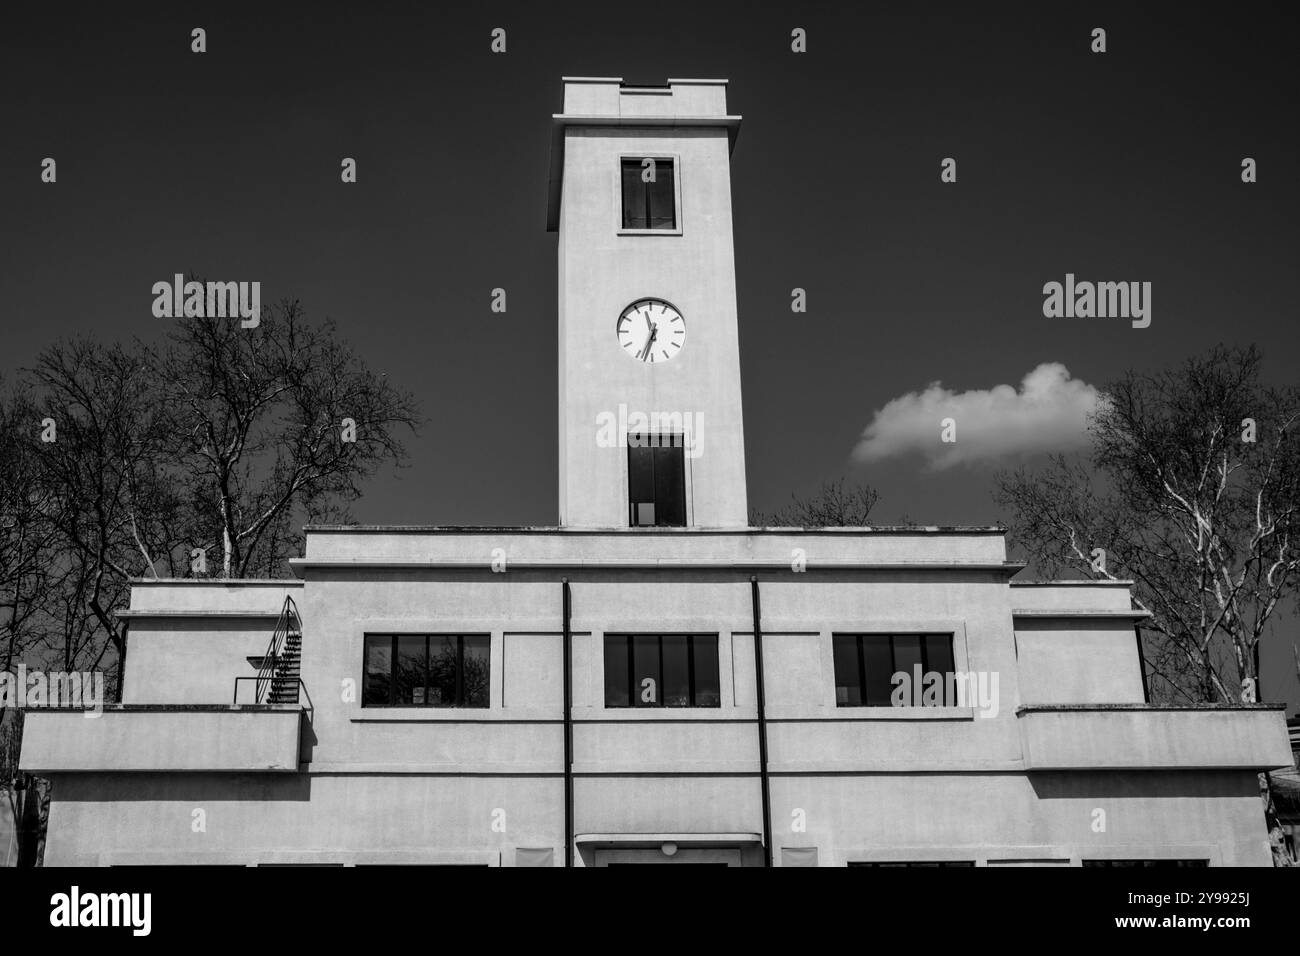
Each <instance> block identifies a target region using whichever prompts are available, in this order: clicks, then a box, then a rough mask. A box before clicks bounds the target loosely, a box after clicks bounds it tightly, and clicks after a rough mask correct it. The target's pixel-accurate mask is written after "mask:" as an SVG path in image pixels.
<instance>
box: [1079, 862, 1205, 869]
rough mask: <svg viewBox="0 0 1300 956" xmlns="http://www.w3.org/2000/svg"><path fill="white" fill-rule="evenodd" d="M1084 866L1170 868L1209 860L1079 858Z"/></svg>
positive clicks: (1200, 864)
mask: <svg viewBox="0 0 1300 956" xmlns="http://www.w3.org/2000/svg"><path fill="white" fill-rule="evenodd" d="M1079 862H1080V863H1082V864H1083V865H1084V866H1105V867H1120V868H1128V867H1136V868H1139V869H1148V868H1153V867H1154V868H1159V869H1164V868H1170V867H1183V866H1190V867H1200V866H1209V865H1210V861H1209V860H1080V861H1079Z"/></svg>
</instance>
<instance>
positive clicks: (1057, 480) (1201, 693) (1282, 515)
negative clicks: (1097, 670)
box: [997, 347, 1300, 703]
mask: <svg viewBox="0 0 1300 956" xmlns="http://www.w3.org/2000/svg"><path fill="white" fill-rule="evenodd" d="M1091 432H1092V452H1091V456H1090V459H1089V460H1088V461H1086V462H1079V461H1068V460H1066V459H1064V458H1057V459H1055V460H1054V461H1053V462H1052V464H1051V466H1050V467H1049V468H1048V469H1046V470H1045V471H1043V472H1041V473H1030V472H1028V471H1026V470H1025V469H1021V470H1019V471H1017V472H1014V473H1011V474H1003V475H1000V476H999V479H998V493H997V497H998V498H999V500H1000V501H1001V502H1002V503H1003V504H1005V505H1009V506H1010V507H1011V508H1012V509H1013V510H1014V512H1015V515H1016V519H1015V523H1014V526H1013V540H1014V541H1015V542H1016V543H1017V544H1018V545H1019V546H1020V547H1022V548H1023V549H1024V550H1025V551H1026V552H1027V553H1028V555H1029V557H1030V558H1031V559H1032V560H1033V561H1034V562H1035V563H1036V564H1037V565H1039V566H1040V567H1042V568H1044V569H1045V570H1046V571H1048V572H1049V573H1059V572H1060V571H1061V570H1062V569H1069V570H1072V571H1074V572H1076V573H1079V574H1082V575H1085V576H1101V577H1105V578H1110V579H1132V580H1133V581H1134V582H1135V589H1134V590H1135V599H1136V602H1137V604H1138V606H1139V607H1141V608H1142V609H1145V610H1149V611H1150V612H1151V613H1152V617H1151V618H1150V619H1149V620H1148V621H1147V622H1146V624H1145V626H1146V628H1147V629H1148V630H1149V631H1150V632H1151V640H1150V641H1149V646H1150V647H1151V651H1152V652H1151V653H1150V654H1148V662H1149V664H1150V665H1151V667H1152V669H1153V672H1154V673H1155V675H1156V676H1157V677H1159V678H1161V679H1162V686H1163V690H1164V692H1165V693H1167V694H1169V695H1171V696H1174V697H1179V698H1185V699H1190V700H1203V701H1219V702H1223V703H1232V702H1235V701H1238V700H1243V701H1251V700H1254V699H1255V698H1256V694H1257V693H1258V682H1259V642H1260V639H1261V637H1262V635H1263V633H1264V631H1265V629H1266V627H1267V625H1268V622H1269V620H1270V618H1271V616H1272V615H1273V613H1274V612H1275V611H1276V610H1277V608H1278V606H1279V604H1280V603H1282V602H1284V601H1285V600H1286V599H1287V598H1288V597H1289V596H1291V595H1293V594H1294V593H1295V589H1296V584H1297V579H1298V578H1297V570H1298V569H1300V387H1297V386H1295V385H1290V386H1287V387H1283V388H1276V387H1268V386H1265V385H1263V384H1262V383H1261V380H1260V355H1259V353H1258V351H1257V350H1256V349H1254V348H1253V347H1252V348H1249V349H1227V348H1224V347H1219V348H1216V349H1214V350H1213V351H1211V352H1210V353H1209V354H1208V355H1206V356H1204V357H1199V358H1193V359H1190V360H1188V361H1186V362H1185V363H1184V364H1183V365H1182V366H1181V367H1178V368H1176V369H1172V370H1168V371H1163V372H1157V373H1139V372H1129V373H1127V374H1126V375H1124V376H1123V377H1122V378H1120V379H1119V380H1118V381H1117V382H1115V383H1113V384H1112V385H1110V386H1109V387H1108V388H1107V390H1106V395H1105V401H1104V402H1103V403H1102V404H1101V406H1100V409H1099V411H1098V412H1097V414H1096V416H1095V418H1094V420H1093V422H1092V424H1091Z"/></svg>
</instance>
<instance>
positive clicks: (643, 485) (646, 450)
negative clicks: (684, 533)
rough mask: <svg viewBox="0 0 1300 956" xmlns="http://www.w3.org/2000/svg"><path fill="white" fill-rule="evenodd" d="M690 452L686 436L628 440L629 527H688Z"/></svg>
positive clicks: (647, 437) (643, 436)
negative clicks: (688, 466) (687, 491)
mask: <svg viewBox="0 0 1300 956" xmlns="http://www.w3.org/2000/svg"><path fill="white" fill-rule="evenodd" d="M685 452H686V448H685V439H684V437H683V436H682V435H643V434H631V435H628V436H627V493H628V524H629V525H630V526H631V527H633V528H684V527H686V454H685Z"/></svg>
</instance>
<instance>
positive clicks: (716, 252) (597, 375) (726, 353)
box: [558, 81, 748, 528]
mask: <svg viewBox="0 0 1300 956" xmlns="http://www.w3.org/2000/svg"><path fill="white" fill-rule="evenodd" d="M724 90H725V87H723V86H722V85H721V84H714V85H713V86H709V85H707V84H706V85H698V84H679V85H677V86H673V87H671V88H669V89H667V90H641V91H629V90H620V88H619V86H618V83H617V81H607V82H603V83H602V82H594V83H593V82H585V83H570V84H567V85H566V95H565V110H566V115H570V119H569V121H568V122H569V125H568V126H566V128H565V129H564V130H563V137H564V139H563V144H562V146H563V150H564V159H563V190H562V198H561V203H560V216H559V230H558V232H559V247H560V251H559V265H560V275H559V324H560V333H559V337H560V371H559V375H560V379H559V382H560V409H561V412H560V415H561V419H560V425H561V429H560V454H559V458H560V461H561V463H562V465H561V469H562V472H561V489H560V523H561V524H563V525H570V526H576V527H615V528H624V527H627V525H628V513H627V512H628V496H627V492H628V484H627V449H626V447H625V446H619V447H602V446H601V445H600V444H599V443H598V441H597V435H598V431H597V421H598V418H597V417H598V416H599V415H601V414H602V413H611V414H615V415H616V414H617V412H618V408H619V405H620V404H625V405H626V406H627V408H628V409H629V411H639V412H643V413H645V414H651V413H655V412H661V413H677V414H679V415H681V416H682V417H683V421H690V422H692V423H693V427H691V428H687V429H686V432H687V439H686V440H687V443H688V445H689V444H690V443H691V442H692V441H693V440H694V441H695V442H697V445H696V447H697V449H698V455H697V456H696V457H688V459H687V462H686V466H687V495H688V502H687V523H688V524H691V525H694V526H699V527H732V528H735V527H743V526H745V525H746V524H747V523H748V515H747V504H746V494H745V449H744V431H743V427H742V421H743V420H742V414H741V400H740V346H739V338H738V332H737V307H736V278H735V256H734V252H733V246H732V218H731V170H730V155H729V137H728V132H727V130H726V129H725V128H724V127H723V126H721V125H719V126H715V127H690V128H688V127H686V126H680V127H650V126H647V127H638V126H635V125H622V126H612V125H581V123H580V122H579V120H578V119H577V117H582V116H592V115H601V116H605V117H620V118H622V120H623V121H624V123H625V124H631V123H632V122H634V120H635V118H637V117H680V116H684V115H690V114H691V113H692V112H693V111H695V110H702V111H707V112H706V113H705V115H715V116H719V117H720V116H721V115H722V114H723V113H725V93H724ZM570 111H573V112H572V113H570ZM696 115H698V114H696ZM623 156H631V157H645V156H651V157H659V158H671V159H673V161H674V163H675V171H676V181H677V187H678V190H679V194H680V203H679V209H678V226H679V232H678V233H676V234H666V233H665V234H657V235H632V234H628V233H627V232H625V231H624V230H622V228H621V226H622V220H621V186H620V179H619V164H620V157H623ZM646 297H655V298H660V299H664V300H666V301H668V302H670V303H671V304H672V305H674V306H675V307H676V308H677V310H678V311H679V312H680V313H681V314H682V316H683V317H684V319H685V324H686V339H685V343H684V345H683V347H682V349H681V351H680V353H678V354H676V355H675V356H674V357H673V358H672V360H671V361H668V362H660V363H657V364H650V363H643V362H638V361H635V360H634V359H632V358H631V357H629V356H628V355H627V354H625V353H624V352H623V350H622V349H621V347H620V346H619V345H618V341H617V336H616V334H615V323H616V321H617V319H618V317H619V315H620V313H621V312H622V311H623V309H624V308H625V307H626V306H628V305H630V304H631V303H632V302H634V301H636V300H637V299H641V298H646Z"/></svg>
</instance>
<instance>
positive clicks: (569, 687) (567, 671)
mask: <svg viewBox="0 0 1300 956" xmlns="http://www.w3.org/2000/svg"><path fill="white" fill-rule="evenodd" d="M560 584H561V586H562V587H563V589H564V865H565V866H573V632H572V630H571V629H570V626H569V625H570V621H571V614H572V610H573V602H572V598H571V596H570V594H569V579H568V578H561V579H560Z"/></svg>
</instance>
